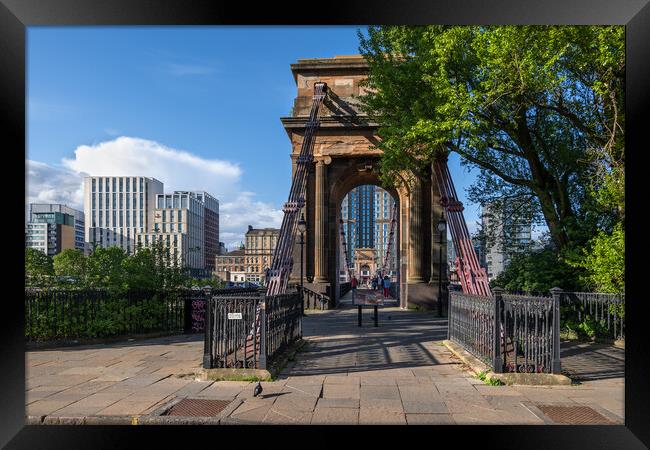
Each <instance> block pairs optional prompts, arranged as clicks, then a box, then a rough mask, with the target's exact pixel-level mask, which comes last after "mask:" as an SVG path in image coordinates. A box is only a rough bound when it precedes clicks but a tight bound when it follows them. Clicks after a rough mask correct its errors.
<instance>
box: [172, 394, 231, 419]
mask: <svg viewBox="0 0 650 450" xmlns="http://www.w3.org/2000/svg"><path fill="white" fill-rule="evenodd" d="M229 404H230V400H206V399H200V398H184V399H183V400H181V401H180V402H178V403H176V404H175V405H174V406H172V407H171V408H170V409H169V410H168V411H167V412H166V413H165V414H164V415H165V416H183V417H216V416H217V414H219V413H220V412H221V411H223V410H224V409H225V408H226V406H228V405H229Z"/></svg>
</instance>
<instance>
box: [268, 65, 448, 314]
mask: <svg viewBox="0 0 650 450" xmlns="http://www.w3.org/2000/svg"><path fill="white" fill-rule="evenodd" d="M291 70H292V72H293V75H294V79H295V81H296V85H297V88H298V95H297V97H296V99H295V101H294V106H293V109H292V115H291V116H290V117H283V118H282V119H281V120H282V124H283V125H284V127H285V130H286V132H287V134H288V136H289V139H290V140H291V144H292V152H291V159H292V165H293V170H292V174H293V172H295V160H296V158H297V157H298V154H299V153H300V147H301V145H302V140H303V136H304V130H305V125H306V122H307V120H308V116H309V112H310V107H311V99H312V95H313V85H314V83H315V82H317V81H323V82H325V83H327V85H328V96H327V98H326V101H325V102H324V105H323V110H322V112H321V117H320V121H321V125H320V128H319V130H318V133H317V134H316V138H315V146H314V164H313V166H312V168H311V170H310V173H309V178H308V181H307V195H306V198H305V201H306V204H305V208H304V213H305V218H306V220H307V224H308V225H307V226H308V230H307V236H306V252H305V253H306V258H305V264H304V265H305V267H304V271H305V273H306V276H307V278H308V280H309V279H312V283H310V284H309V286H310V287H311V288H312V289H314V290H316V291H318V292H326V293H328V295H329V296H330V298H331V299H332V303H333V304H332V305H330V306H334V305H335V304H336V302H337V300H338V293H339V289H338V283H339V281H338V280H339V277H338V273H337V261H338V259H337V257H338V248H339V247H338V243H339V228H338V227H339V214H340V205H341V202H342V200H343V197H344V196H345V195H346V194H347V193H348V192H349V191H350V190H351V189H353V188H354V187H356V186H359V185H362V184H372V185H381V184H380V180H379V164H380V156H381V150H379V149H378V148H377V147H376V144H377V143H378V138H377V136H376V129H377V124H375V123H372V122H371V121H370V120H369V119H368V117H367V116H365V115H364V114H363V113H362V112H361V111H360V109H359V108H358V100H357V99H356V98H355V97H358V96H360V95H363V93H364V92H363V87H362V86H360V84H359V83H360V82H361V81H362V80H363V79H365V78H366V77H367V72H368V66H367V64H366V62H365V61H364V60H363V58H362V57H360V56H338V57H335V58H323V59H304V60H299V61H298V62H297V63H296V64H292V65H291ZM432 176H433V174H432V173H431V171H428V172H427V173H423V174H420V176H419V177H412V179H413V180H414V182H413V183H410V184H408V185H404V187H401V188H400V189H399V190H397V189H395V188H388V189H387V190H388V192H389V193H390V194H391V196H392V197H393V198H394V199H395V200H396V201H397V204H398V208H399V218H398V225H399V227H398V234H397V242H398V243H399V251H398V264H399V279H400V283H399V284H400V287H399V297H400V306H401V307H402V308H407V307H411V306H419V307H422V308H425V309H433V308H435V306H436V302H437V301H438V290H439V288H438V286H439V285H440V284H443V283H444V286H445V287H446V285H447V279H446V274H447V271H446V270H441V268H443V269H444V267H446V264H447V257H446V256H447V255H446V253H447V252H446V248H447V241H446V236H443V237H442V246H441V245H440V244H439V242H440V240H441V236H439V234H438V232H437V230H436V225H437V220H438V219H439V218H440V217H441V214H442V208H441V206H440V203H439V194H438V192H437V189H436V188H435V186H436V183H435V180H434V179H433V178H432ZM441 259H442V264H440V263H439V261H440V260H441ZM294 261H295V262H296V263H295V264H294V270H293V273H292V278H293V279H294V280H297V278H298V277H299V273H300V267H299V263H298V262H299V261H300V250H299V246H298V245H296V247H295V248H294ZM439 281H440V283H439ZM443 294H444V292H443Z"/></svg>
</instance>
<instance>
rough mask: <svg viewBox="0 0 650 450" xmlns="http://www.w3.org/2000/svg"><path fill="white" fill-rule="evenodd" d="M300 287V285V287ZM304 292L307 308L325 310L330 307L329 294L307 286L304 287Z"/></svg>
mask: <svg viewBox="0 0 650 450" xmlns="http://www.w3.org/2000/svg"><path fill="white" fill-rule="evenodd" d="M298 289H300V287H298ZM302 292H303V297H302V298H303V302H304V305H305V309H320V310H325V309H328V308H329V304H330V298H329V296H327V295H325V294H323V293H321V292H314V291H312V290H310V289H307V288H306V287H303V288H302Z"/></svg>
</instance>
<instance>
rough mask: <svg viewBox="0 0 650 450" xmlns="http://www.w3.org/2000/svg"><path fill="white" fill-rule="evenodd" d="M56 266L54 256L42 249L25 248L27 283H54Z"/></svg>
mask: <svg viewBox="0 0 650 450" xmlns="http://www.w3.org/2000/svg"><path fill="white" fill-rule="evenodd" d="M53 275H54V266H53V263H52V258H50V257H49V256H48V255H46V254H45V253H43V252H42V251H40V250H36V249H33V248H26V249H25V284H26V285H29V286H47V285H49V284H50V283H52V277H53Z"/></svg>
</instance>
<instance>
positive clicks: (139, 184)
mask: <svg viewBox="0 0 650 450" xmlns="http://www.w3.org/2000/svg"><path fill="white" fill-rule="evenodd" d="M162 192H163V184H162V183H161V182H160V181H158V180H156V179H155V178H149V177H86V178H85V179H84V212H85V216H86V224H85V228H86V242H88V243H89V246H90V248H93V247H94V246H99V247H104V248H107V247H114V246H120V247H122V248H123V249H124V250H126V252H127V253H133V252H134V251H135V242H136V235H137V234H138V233H146V232H147V231H148V230H150V229H151V227H152V225H153V218H154V217H153V215H154V202H155V199H156V195H158V194H162Z"/></svg>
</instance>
